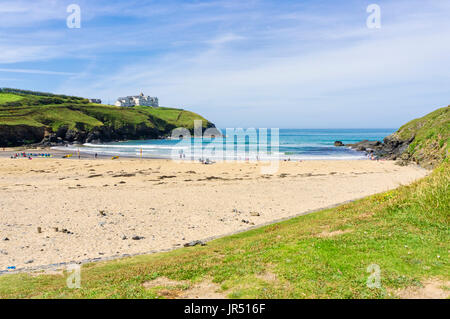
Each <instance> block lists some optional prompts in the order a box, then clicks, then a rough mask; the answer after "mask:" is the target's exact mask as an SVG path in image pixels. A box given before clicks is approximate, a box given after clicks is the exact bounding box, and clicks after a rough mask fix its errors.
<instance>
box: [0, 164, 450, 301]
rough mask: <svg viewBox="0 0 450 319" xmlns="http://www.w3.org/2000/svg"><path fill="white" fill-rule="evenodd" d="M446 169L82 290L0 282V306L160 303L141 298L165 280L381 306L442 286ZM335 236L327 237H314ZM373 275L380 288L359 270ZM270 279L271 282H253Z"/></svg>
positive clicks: (30, 281) (122, 270) (95, 267)
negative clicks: (435, 283) (28, 301)
mask: <svg viewBox="0 0 450 319" xmlns="http://www.w3.org/2000/svg"><path fill="white" fill-rule="evenodd" d="M449 168H450V164H448V163H444V164H442V165H441V166H440V167H439V168H437V169H435V171H434V172H433V173H432V174H431V175H430V176H428V177H426V178H423V179H422V180H419V181H417V182H415V183H413V184H412V185H409V186H402V187H400V188H398V189H396V190H393V191H389V192H386V193H382V194H378V195H374V196H370V197H367V198H365V199H362V200H359V201H357V202H353V203H350V204H346V205H342V206H339V207H336V208H333V209H328V210H323V211H320V212H317V213H314V214H310V215H306V216H301V217H297V218H293V219H291V220H288V221H285V222H282V223H278V224H274V225H270V226H266V227H262V228H259V229H256V230H252V231H247V232H244V233H240V234H237V235H234V236H229V237H226V238H222V239H218V240H214V241H212V242H209V243H208V245H207V246H204V247H194V248H182V249H179V250H175V251H172V252H168V253H159V254H153V255H145V256H138V257H132V258H124V259H120V260H116V261H109V262H102V263H93V264H88V265H84V266H83V267H82V288H81V289H68V288H66V282H65V280H66V278H65V277H63V276H56V275H41V276H37V277H33V276H30V275H28V274H16V275H5V276H1V277H0V298H160V295H159V294H158V292H159V291H160V290H163V289H167V288H166V287H156V288H153V289H150V290H147V289H145V288H144V287H143V286H142V284H143V283H144V282H146V281H149V280H152V279H155V278H158V277H161V276H165V277H168V278H170V279H173V280H187V281H188V283H190V284H188V285H185V287H184V288H182V289H186V288H189V286H190V285H192V284H193V283H195V282H199V281H202V280H206V279H208V280H209V279H210V280H212V281H213V282H215V283H217V284H218V285H220V286H221V288H222V289H223V291H224V292H225V293H226V294H227V295H228V296H229V297H234V298H386V297H392V295H391V292H392V291H395V290H396V289H399V288H405V287H411V286H414V287H415V286H417V287H419V286H420V285H421V282H423V281H424V280H426V279H428V278H438V279H443V280H449V274H450V269H449V260H448V251H449V249H450V246H449V243H450V238H449V235H450V233H449V217H450V215H449V213H450V204H449V200H450V196H449V185H450V170H449ZM335 231H342V233H340V234H337V235H335V236H331V237H323V236H321V234H323V232H328V233H329V232H335ZM371 264H377V265H379V266H380V268H381V284H382V287H381V289H374V288H368V287H367V285H366V281H367V278H368V276H369V275H370V274H369V273H368V272H367V267H368V266H369V265H371ZM267 272H270V273H272V274H274V275H275V276H276V280H274V281H266V280H264V279H262V278H261V277H260V275H262V274H264V273H267Z"/></svg>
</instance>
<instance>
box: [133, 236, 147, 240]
mask: <svg viewBox="0 0 450 319" xmlns="http://www.w3.org/2000/svg"><path fill="white" fill-rule="evenodd" d="M131 239H133V240H141V239H144V237H142V236H133V237H132V238H131Z"/></svg>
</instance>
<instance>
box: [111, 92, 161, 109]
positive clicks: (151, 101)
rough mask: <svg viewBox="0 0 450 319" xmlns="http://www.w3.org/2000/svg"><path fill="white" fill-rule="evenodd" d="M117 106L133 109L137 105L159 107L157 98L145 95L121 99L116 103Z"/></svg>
mask: <svg viewBox="0 0 450 319" xmlns="http://www.w3.org/2000/svg"><path fill="white" fill-rule="evenodd" d="M115 105H116V106H124V107H132V106H136V105H144V106H152V107H158V106H159V101H158V98H157V97H152V96H144V93H141V94H139V95H135V96H126V97H119V98H118V99H117V101H116V103H115Z"/></svg>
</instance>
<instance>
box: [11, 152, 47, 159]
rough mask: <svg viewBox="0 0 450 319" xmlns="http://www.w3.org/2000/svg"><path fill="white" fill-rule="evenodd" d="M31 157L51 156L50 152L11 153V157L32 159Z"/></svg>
mask: <svg viewBox="0 0 450 319" xmlns="http://www.w3.org/2000/svg"><path fill="white" fill-rule="evenodd" d="M33 157H42V158H48V157H52V154H50V153H25V152H21V153H15V154H14V155H11V158H13V159H15V158H28V159H30V160H31V159H33Z"/></svg>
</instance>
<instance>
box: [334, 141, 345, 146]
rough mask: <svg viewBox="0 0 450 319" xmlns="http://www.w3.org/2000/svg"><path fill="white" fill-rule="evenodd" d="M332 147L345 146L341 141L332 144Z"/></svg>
mask: <svg viewBox="0 0 450 319" xmlns="http://www.w3.org/2000/svg"><path fill="white" fill-rule="evenodd" d="M334 146H336V147H340V146H345V144H344V143H342V142H341V141H336V142H334Z"/></svg>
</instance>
